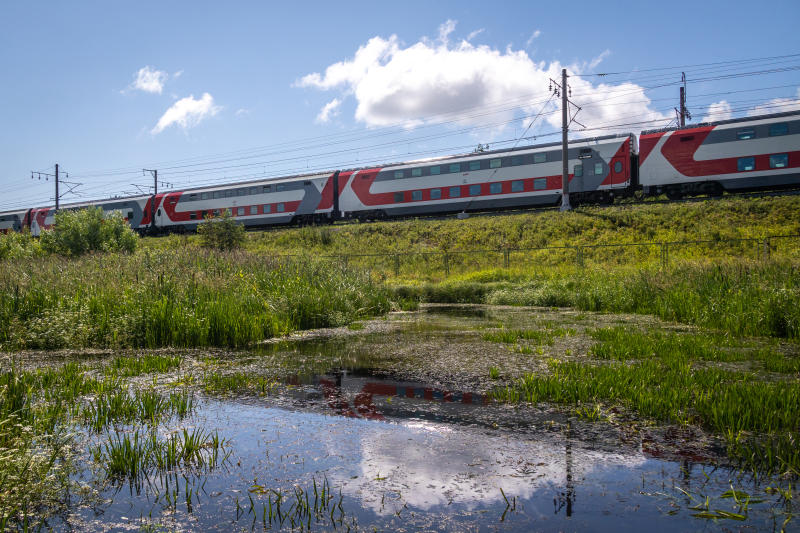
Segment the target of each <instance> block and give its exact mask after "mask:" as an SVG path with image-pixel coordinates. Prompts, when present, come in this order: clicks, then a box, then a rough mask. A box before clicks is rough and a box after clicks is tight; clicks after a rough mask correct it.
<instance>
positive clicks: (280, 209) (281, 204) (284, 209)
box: [275, 202, 286, 213]
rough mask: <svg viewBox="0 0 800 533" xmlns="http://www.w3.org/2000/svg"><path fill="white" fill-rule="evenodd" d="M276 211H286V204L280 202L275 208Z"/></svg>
mask: <svg viewBox="0 0 800 533" xmlns="http://www.w3.org/2000/svg"><path fill="white" fill-rule="evenodd" d="M275 211H277V212H278V213H283V212H284V211H286V205H285V204H284V203H283V202H281V203H279V204H278V206H277V207H276V208H275Z"/></svg>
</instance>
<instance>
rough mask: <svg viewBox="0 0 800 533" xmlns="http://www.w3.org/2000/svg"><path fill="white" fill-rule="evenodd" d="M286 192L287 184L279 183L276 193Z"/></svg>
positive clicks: (276, 186)
mask: <svg viewBox="0 0 800 533" xmlns="http://www.w3.org/2000/svg"><path fill="white" fill-rule="evenodd" d="M285 190H286V184H285V183H278V184H277V185H275V192H281V191H285Z"/></svg>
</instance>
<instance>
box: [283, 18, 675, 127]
mask: <svg viewBox="0 0 800 533" xmlns="http://www.w3.org/2000/svg"><path fill="white" fill-rule="evenodd" d="M454 30H455V22H454V21H452V20H448V21H447V22H445V23H444V24H442V25H441V26H440V27H439V33H438V38H437V39H436V40H435V41H431V40H429V39H425V38H423V39H421V40H420V41H419V42H417V43H414V44H411V45H410V46H406V47H404V46H403V45H402V44H401V43H400V41H399V39H398V37H397V36H396V35H392V36H390V37H389V38H383V37H380V36H376V37H373V38H371V39H369V40H368V41H367V42H366V43H365V44H363V45H362V46H360V47H359V48H358V50H356V52H355V55H354V56H353V57H351V58H349V59H345V60H343V61H339V62H337V63H334V64H332V65H330V66H328V67H327V68H326V69H325V71H324V72H321V73H320V72H314V73H311V74H308V75H306V76H304V77H302V78H300V79H299V80H298V81H297V82H296V83H295V86H297V87H309V88H316V89H320V90H324V91H338V92H339V93H340V98H337V100H341V99H342V98H347V97H351V96H352V97H353V98H355V100H356V108H355V109H356V110H355V119H356V120H357V121H359V122H363V123H364V124H366V125H368V126H385V125H391V124H398V123H403V124H406V125H407V127H414V126H416V125H419V124H422V123H432V122H437V121H442V120H445V119H452V117H445V118H442V117H441V115H442V114H446V113H454V112H463V111H465V110H470V111H473V110H474V109H475V108H480V107H482V106H488V105H496V104H498V103H503V102H514V103H516V102H526V101H527V102H531V103H530V104H529V105H523V106H522V110H523V111H524V112H526V113H529V114H530V113H535V112H536V111H538V110H539V108H540V106H541V100H542V99H543V97H544V98H546V97H547V96H548V93H547V87H548V82H549V79H550V78H553V79H558V78H560V74H561V68H562V65H561V64H559V63H557V62H552V63H550V64H545V63H544V62H535V61H533V60H532V59H531V58H530V57H529V56H528V54H527V53H526V52H525V51H523V50H517V51H515V50H513V49H511V48H510V47H509V48H506V49H505V50H503V51H501V50H497V49H494V48H491V47H489V46H486V45H474V44H472V43H470V42H468V41H466V40H462V41H460V42H459V43H457V44H450V43H449V36H450V34H451V33H452V32H453V31H454ZM534 35H535V34H534ZM609 53H610V52H609V51H605V52H603V53H602V54H600V56H598V57H597V58H595V59H594V60H593V61H592V63H591V64H593V65H597V64H598V63H599V62H600V61H602V60H603V59H604V58H605V57H607V56H608V54H609ZM569 68H570V71H571V72H573V73H575V72H580V71H581V70H582V69H584V68H586V64H585V63H584V64H583V65H577V66H571V67H569ZM570 85H571V87H572V91H573V100H574V101H575V102H576V103H577V104H578V105H580V106H582V107H583V111H581V113H580V115H579V117H578V120H580V122H581V123H583V124H585V125H586V126H587V128H598V127H603V126H605V125H613V124H615V123H619V122H633V121H644V120H652V119H668V117H667V116H666V115H663V114H661V113H659V112H657V111H655V110H653V109H652V108H651V107H650V100H649V98H648V97H647V96H646V94H645V92H644V88H642V87H640V86H638V85H635V84H632V83H623V84H619V85H604V84H600V85H592V83H591V82H590V81H587V80H586V79H584V78H579V77H573V78H571V79H570ZM554 100H555V99H554ZM537 102H538V103H537ZM626 102H635V103H630V104H626ZM614 104H616V105H614ZM620 104H624V105H620ZM329 105H330V104H329ZM554 105H555V104H554ZM337 106H338V104H337ZM324 112H325V109H323V110H322V111H321V112H320V116H323V115H324ZM437 115H439V117H438V118H437ZM518 115H519V112H517V113H516V115H515V112H514V111H511V110H509V111H506V112H504V113H498V114H494V115H493V116H492V117H491V119H490V120H492V121H501V120H512V119H513V118H515V116H518ZM461 116H462V117H464V115H463V114H462V115H461ZM486 120H487V118H486V117H485V116H484V117H474V118H468V117H464V118H462V119H461V122H462V123H463V124H470V125H477V124H484V123H485V122H486ZM544 120H546V121H548V122H549V123H550V124H551V125H552V126H554V127H556V128H560V126H561V116H560V113H552V114H550V115H546V116H545V118H544ZM629 129H631V130H632V129H635V128H634V127H631V128H629ZM601 132H602V130H598V129H593V130H592V131H591V132H590V134H591V136H595V135H598V134H600V133H601Z"/></svg>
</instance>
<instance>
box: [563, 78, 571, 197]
mask: <svg viewBox="0 0 800 533" xmlns="http://www.w3.org/2000/svg"><path fill="white" fill-rule="evenodd" d="M568 105H569V102H568V101H567V69H565V68H564V69H561V211H569V210H570V209H572V207H571V206H570V205H569V151H568V149H567V148H568V147H567V142H568V141H567V130H568V128H569V122H568V120H569V119H568V116H569V113H568V111H569V110H568V107H567V106H568Z"/></svg>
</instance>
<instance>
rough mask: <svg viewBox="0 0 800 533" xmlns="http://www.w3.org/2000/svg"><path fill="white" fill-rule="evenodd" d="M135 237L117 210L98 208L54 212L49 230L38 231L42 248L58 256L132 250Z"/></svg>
mask: <svg viewBox="0 0 800 533" xmlns="http://www.w3.org/2000/svg"><path fill="white" fill-rule="evenodd" d="M138 243H139V236H138V235H136V233H135V232H134V231H133V230H132V229H131V228H130V226H128V223H127V222H126V221H125V219H124V218H123V217H122V215H121V214H120V213H118V212H115V211H113V212H109V213H105V212H104V211H103V209H102V208H101V207H87V208H86V209H80V210H74V211H73V210H65V211H59V212H58V213H56V220H55V224H53V229H50V230H46V231H44V232H42V235H41V244H42V249H43V250H45V251H46V252H50V253H56V254H61V255H71V256H78V255H83V254H85V253H88V252H133V251H134V250H135V249H136V246H137V245H138Z"/></svg>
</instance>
